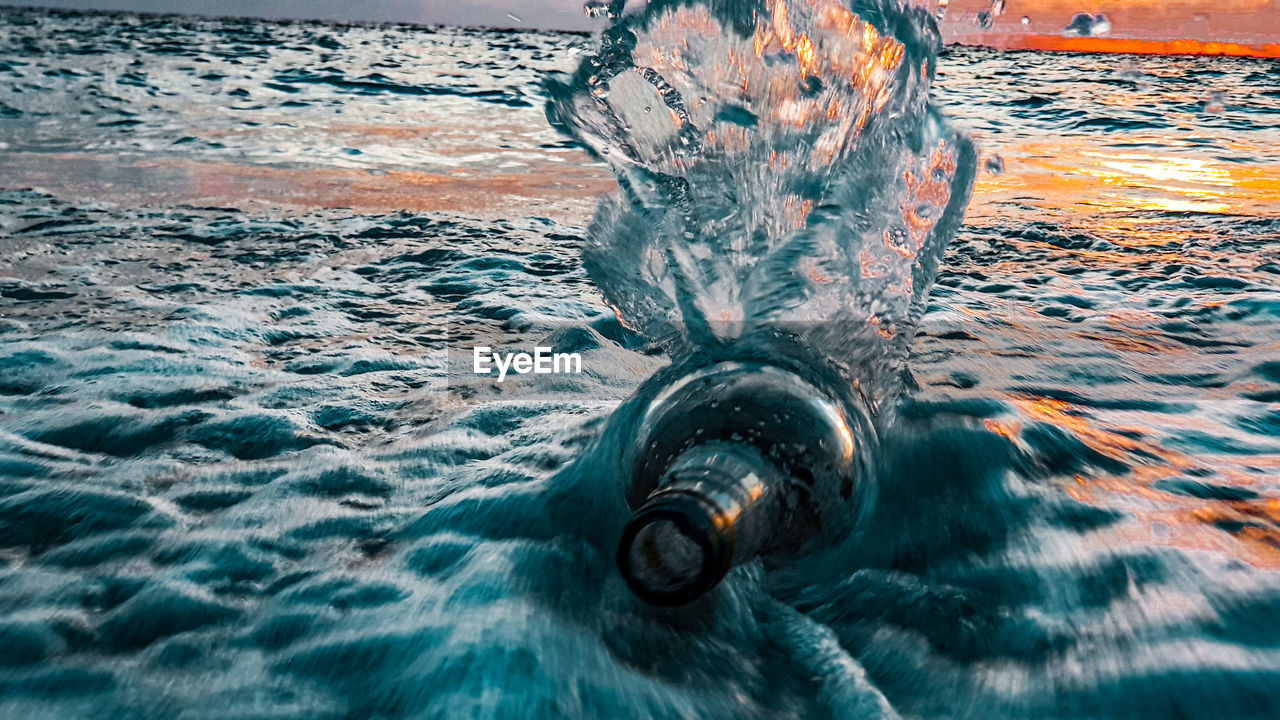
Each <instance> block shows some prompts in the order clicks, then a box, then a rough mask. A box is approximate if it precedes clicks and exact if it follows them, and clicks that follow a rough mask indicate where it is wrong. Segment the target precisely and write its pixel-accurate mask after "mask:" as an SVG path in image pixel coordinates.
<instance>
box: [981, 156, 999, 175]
mask: <svg viewBox="0 0 1280 720" xmlns="http://www.w3.org/2000/svg"><path fill="white" fill-rule="evenodd" d="M982 168H983V169H984V170H986V171H987V172H989V173H991V174H992V175H999V174H1000V173H1002V172H1004V158H1002V157H1000V156H999V155H992V156H990V157H988V158H987V161H986V162H985V163H983V164H982Z"/></svg>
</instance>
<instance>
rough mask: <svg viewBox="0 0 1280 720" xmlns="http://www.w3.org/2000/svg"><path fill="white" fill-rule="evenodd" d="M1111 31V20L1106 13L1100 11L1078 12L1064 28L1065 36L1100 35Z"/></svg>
mask: <svg viewBox="0 0 1280 720" xmlns="http://www.w3.org/2000/svg"><path fill="white" fill-rule="evenodd" d="M1109 32H1111V21H1110V20H1108V19H1107V16H1106V15H1103V14H1102V13H1098V14H1097V15H1090V14H1089V13H1076V14H1075V16H1074V17H1072V18H1071V22H1069V23H1067V26H1066V27H1064V28H1062V35H1063V37H1098V36H1100V35H1106V34H1107V33H1109Z"/></svg>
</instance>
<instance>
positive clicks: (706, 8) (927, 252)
mask: <svg viewBox="0 0 1280 720" xmlns="http://www.w3.org/2000/svg"><path fill="white" fill-rule="evenodd" d="M621 6H622V3H618V2H615V3H614V4H613V5H612V6H611V7H610V11H611V13H612V14H614V15H619V16H621V15H622V13H621V10H622V7H621ZM938 48H939V36H938V32H937V26H936V24H935V23H934V21H933V19H932V17H930V15H929V13H928V11H927V10H926V9H925V8H923V7H917V6H914V5H910V4H906V3H902V2H895V1H893V0H882V1H867V2H856V3H853V4H851V5H846V4H845V3H842V2H836V1H835V0H761V1H759V2H750V1H736V2H729V1H726V0H713V1H711V2H696V3H684V2H674V1H672V2H654V3H651V4H650V5H649V6H648V8H647V9H646V10H645V11H644V12H643V13H640V14H635V15H630V16H621V19H619V20H617V21H616V22H615V23H614V24H613V25H612V26H611V27H610V28H609V29H608V30H606V31H605V33H604V34H603V36H602V39H601V44H600V51H599V54H597V55H594V56H590V57H588V58H586V59H585V60H584V61H583V63H582V64H581V66H580V67H579V68H578V70H577V72H576V74H574V75H573V76H572V77H571V78H567V79H564V80H555V81H552V82H550V83H549V87H548V93H549V96H550V100H549V104H548V114H549V117H550V119H551V121H552V123H553V124H554V125H555V126H556V127H558V128H560V129H561V130H563V131H565V132H567V133H569V134H571V135H572V136H573V137H574V138H576V139H577V140H578V141H579V142H581V143H582V144H583V145H584V146H586V147H587V148H588V149H589V151H591V152H592V153H594V154H595V155H596V156H598V157H600V158H602V159H604V160H605V161H607V162H608V163H609V164H610V165H611V166H612V168H613V170H614V171H615V173H616V174H617V175H618V177H619V180H620V184H621V186H622V191H621V192H620V193H618V194H617V195H615V196H613V197H610V198H608V199H606V200H604V201H603V202H602V203H601V205H600V207H599V208H598V210H597V213H596V217H595V220H594V223H593V226H592V228H591V232H590V233H589V238H590V239H589V240H588V243H587V245H586V247H585V249H584V262H585V265H586V267H587V269H588V272H589V274H590V276H591V278H592V279H593V280H594V281H595V282H596V284H597V285H598V286H599V287H600V288H601V290H602V291H603V292H604V294H605V297H606V298H607V299H608V301H609V302H610V303H611V304H612V305H613V306H614V307H615V308H616V309H617V311H618V312H619V314H620V316H621V317H622V318H623V319H624V321H626V322H627V323H629V324H631V325H633V326H635V327H636V328H637V329H638V330H640V331H641V332H643V333H644V334H646V335H647V336H648V337H650V338H652V339H655V340H658V341H661V342H665V343H666V344H668V345H669V346H670V347H671V348H672V350H673V354H675V355H677V356H679V355H680V354H682V353H687V352H690V351H692V350H694V349H698V350H700V351H704V352H711V353H713V354H715V353H717V352H721V351H728V350H729V349H731V348H741V347H742V346H750V345H751V344H753V343H758V342H760V341H761V340H762V338H767V337H769V336H771V335H776V334H778V333H780V332H782V333H786V334H789V335H791V336H793V337H794V339H796V340H798V341H799V342H800V343H801V344H802V345H804V346H806V347H807V348H809V350H810V351H811V352H813V353H814V354H815V355H816V357H817V358H818V359H820V360H822V361H824V362H828V363H830V364H831V365H833V366H835V367H836V368H838V369H839V371H840V372H841V373H842V374H843V375H844V376H845V378H846V379H847V380H848V381H850V382H853V383H857V384H860V385H861V387H863V388H864V393H865V394H866V395H867V398H868V400H869V401H870V402H871V404H872V406H873V407H875V406H877V405H879V404H880V403H881V401H882V400H883V399H885V398H886V397H888V396H890V395H891V394H892V393H893V392H894V390H895V388H896V386H897V377H898V375H899V373H898V370H899V368H900V367H901V364H902V362H903V360H904V359H905V356H906V353H907V346H908V343H909V342H910V340H911V338H912V335H913V330H914V327H915V324H916V321H917V319H918V318H919V315H920V313H921V311H922V309H923V305H924V300H925V297H926V295H927V293H928V290H929V287H930V285H931V283H932V282H933V278H934V275H935V273H936V271H937V266H938V261H939V257H940V256H941V254H942V250H943V248H944V246H945V245H946V243H947V241H948V240H949V239H950V237H951V235H952V234H953V233H954V232H955V230H956V227H957V226H958V225H959V223H960V220H961V218H962V216H963V212H964V208H965V205H966V202H967V200H968V196H969V191H970V186H971V184H972V182H973V178H974V171H975V167H976V162H975V154H974V150H973V146H972V144H971V142H970V141H969V140H968V139H967V138H966V137H965V136H963V135H962V134H959V133H957V132H956V131H954V130H952V129H950V128H948V126H947V125H946V123H945V122H944V120H943V119H942V117H941V115H940V114H939V113H938V112H937V111H936V110H935V109H934V107H933V106H932V105H931V104H930V101H929V85H930V82H931V80H932V77H933V73H934V68H935V57H936V53H937V51H938Z"/></svg>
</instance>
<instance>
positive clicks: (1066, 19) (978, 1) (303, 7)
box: [0, 0, 1280, 50]
mask: <svg viewBox="0 0 1280 720" xmlns="http://www.w3.org/2000/svg"><path fill="white" fill-rule="evenodd" d="M938 1H939V0H921V2H930V3H932V4H936V3H937V2H938ZM0 5H36V6H41V7H63V8H74V9H96V10H135V11H146V12H176V13H187V14H202V15H232V16H254V17H272V18H295V19H320V20H348V21H362V22H384V21H390V22H414V23H423V24H447V25H485V26H494V27H528V28H547V29H564V30H597V29H599V28H600V27H601V24H602V22H603V21H601V20H591V19H589V18H587V17H586V14H585V13H584V12H583V9H582V0H363V1H356V2H352V0H303V2H298V0H205V2H199V3H197V2H192V1H191V0H0ZM947 5H948V7H947V13H946V19H945V21H944V23H943V28H942V29H943V34H944V37H945V38H946V39H947V40H949V41H959V42H965V43H979V44H985V45H995V46H997V47H1022V46H1028V45H1030V46H1037V45H1039V46H1044V45H1045V44H1046V43H1049V44H1052V43H1059V44H1061V42H1062V35H1063V32H1062V31H1063V28H1065V27H1066V26H1067V25H1068V24H1069V23H1070V21H1071V19H1072V17H1073V16H1074V15H1075V14H1076V13H1081V12H1087V13H1094V14H1096V13H1102V14H1105V15H1106V16H1107V18H1108V21H1109V24H1110V31H1109V32H1108V33H1107V36H1106V38H1104V40H1102V41H1093V40H1091V39H1088V38H1086V39H1084V40H1080V39H1078V38H1077V39H1070V42H1115V41H1119V40H1125V39H1137V40H1140V41H1168V40H1194V41H1200V42H1205V41H1214V42H1219V43H1223V42H1225V43H1241V44H1243V45H1246V46H1250V47H1255V48H1256V47H1261V46H1265V45H1272V46H1274V47H1275V48H1276V49H1277V50H1280V0H1004V2H1001V0H948V3H947ZM1000 6H1003V9H1004V11H1003V12H1002V13H1000V12H993V9H994V8H998V7H1000ZM981 11H987V12H988V13H990V15H991V17H990V24H989V26H987V25H986V23H985V21H984V20H982V19H980V18H979V12H981ZM1023 17H1026V18H1027V20H1026V22H1023ZM1153 47H1154V46H1153Z"/></svg>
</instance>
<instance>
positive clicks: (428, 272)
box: [0, 11, 1280, 718]
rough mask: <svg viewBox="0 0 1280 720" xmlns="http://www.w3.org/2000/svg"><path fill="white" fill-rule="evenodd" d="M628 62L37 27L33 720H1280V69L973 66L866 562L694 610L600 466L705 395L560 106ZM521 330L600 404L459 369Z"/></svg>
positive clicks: (12, 126) (1, 334)
mask: <svg viewBox="0 0 1280 720" xmlns="http://www.w3.org/2000/svg"><path fill="white" fill-rule="evenodd" d="M589 45H590V43H589V41H588V39H587V38H584V37H580V36H574V35H559V34H538V33H498V32H483V31H473V30H430V29H419V28H410V27H383V28H376V27H340V26H327V25H315V24H271V23H260V22H236V21H194V20H182V19H176V18H135V17H130V16H113V15H47V14H43V13H32V12H24V11H5V12H4V13H3V14H0V186H3V191H2V193H0V208H2V209H0V648H3V650H0V666H2V667H0V715H3V716H6V717H8V716H14V717H23V716H28V717H33V718H34V717H59V718H63V717H237V718H239V717H244V718H249V717H253V718H259V717H280V718H284V717H299V718H327V717H333V718H363V717H441V718H454V717H475V716H481V717H539V716H548V717H556V716H569V717H770V718H772V717H798V718H820V717H833V718H834V717H841V718H843V717H857V718H861V717H893V716H905V717H949V718H959V717H965V718H992V717H1011V718H1020V717H1028V718H1029V717H1061V718H1096V717H1125V718H1128V717H1143V718H1147V717H1149V718H1164V717H1241V718H1244V717H1257V718H1265V717H1274V716H1275V715H1276V714H1277V713H1280V708H1278V707H1277V703H1280V701H1278V700H1277V699H1276V696H1275V693H1274V687H1276V685H1277V675H1278V674H1280V635H1278V634H1277V631H1276V628H1277V627H1280V622H1278V621H1280V579H1278V578H1277V575H1276V570H1277V568H1280V510H1277V508H1278V507H1280V506H1278V504H1277V503H1280V487H1278V484H1280V479H1278V476H1280V442H1278V441H1277V439H1276V438H1277V435H1278V434H1280V432H1278V431H1280V405H1277V403H1280V288H1278V285H1280V217H1278V216H1277V214H1276V211H1275V208H1276V207H1280V205H1278V204H1277V198H1278V197H1280V192H1277V188H1280V136H1278V134H1277V133H1276V131H1275V130H1274V129H1273V126H1274V125H1275V122H1274V119H1275V118H1276V113H1277V112H1278V111H1280V75H1278V71H1277V65H1276V64H1275V63H1274V62H1273V61H1264V60H1249V59H1210V58H1141V57H1133V56H1080V55H1075V56H1073V55H1049V54H1038V53H1009V54H995V53H990V52H987V51H981V50H973V49H955V48H952V49H949V50H947V51H946V52H945V53H944V54H943V55H942V56H941V57H940V58H939V61H938V66H937V69H936V79H935V82H934V85H933V89H932V97H933V98H934V103H935V104H936V105H938V106H939V107H941V108H943V109H944V110H945V112H946V113H947V114H948V115H950V116H951V118H952V125H953V126H954V127H957V128H960V129H962V130H964V131H966V132H967V133H968V134H969V135H970V136H972V137H973V138H974V140H975V142H976V144H977V147H978V167H979V168H980V169H979V171H978V174H977V182H976V186H975V189H974V197H973V200H972V201H971V203H970V205H969V208H968V212H967V215H966V218H965V223H964V225H963V226H961V227H960V229H959V231H958V234H957V236H956V238H955V239H954V240H953V241H952V242H951V243H950V244H949V245H948V246H947V248H946V252H945V254H944V255H943V256H942V258H941V262H940V270H939V274H938V276H937V281H936V284H935V285H934V287H933V290H932V293H931V295H930V296H929V302H928V305H927V308H926V311H925V312H924V314H923V316H922V317H920V318H919V333H918V334H917V335H916V336H915V338H914V341H913V342H912V343H911V344H910V346H909V359H908V368H909V370H910V376H909V377H908V378H907V380H906V382H905V386H906V387H907V391H906V392H905V393H904V394H903V395H902V397H901V398H900V399H896V400H895V402H896V403H898V405H897V412H896V413H895V417H896V419H895V422H894V423H893V425H892V426H891V427H890V428H888V429H887V430H886V431H885V432H884V433H883V435H884V438H883V440H884V443H885V447H884V448H883V449H882V452H881V454H880V458H879V462H880V464H881V468H880V469H879V473H878V485H879V492H878V497H877V501H876V505H875V508H874V512H873V513H872V514H871V515H870V516H869V517H868V518H867V521H866V527H865V528H864V529H863V530H862V536H863V537H864V538H866V541H865V542H860V543H857V544H855V545H852V546H845V547H842V548H840V549H839V550H838V551H832V552H830V553H827V554H823V555H819V556H815V557H812V558H808V559H806V560H803V561H801V562H798V563H796V564H794V565H791V566H788V567H785V568H780V569H776V570H771V571H769V572H766V571H764V570H763V569H762V568H760V567H758V566H748V567H744V568H741V569H739V570H736V571H735V572H734V573H733V574H731V576H730V577H729V578H728V580H726V582H725V583H724V584H723V585H722V586H721V587H720V588H719V589H718V590H717V591H716V592H715V593H714V594H713V596H712V597H710V598H708V599H707V601H706V602H705V603H702V604H699V605H697V606H695V607H691V608H686V609H684V610H683V611H680V612H674V613H673V612H670V611H661V610H656V609H652V608H649V607H647V606H644V605H643V604H641V603H639V602H638V601H637V600H635V599H634V598H633V597H632V596H631V594H630V593H629V592H628V591H627V589H626V587H625V585H624V584H623V582H622V580H621V578H620V577H618V574H617V572H616V570H615V569H614V566H613V552H614V549H615V544H616V541H617V532H618V528H620V526H621V523H622V522H623V521H624V519H625V517H626V507H625V504H624V503H623V501H622V488H621V487H620V485H619V483H620V480H619V479H617V478H612V477H607V476H601V473H599V472H596V471H597V470H599V469H600V468H602V467H606V463H604V462H603V461H601V460H600V458H599V456H598V453H600V452H601V450H600V449H599V448H596V447H595V446H594V444H593V443H594V441H595V439H596V438H597V436H598V434H599V431H600V428H601V426H602V425H603V422H604V420H605V418H606V417H607V416H608V415H609V413H610V412H611V411H612V410H613V409H614V408H615V407H617V406H618V404H619V403H620V402H621V401H622V400H623V399H625V398H626V397H627V396H628V395H630V393H631V392H633V391H634V389H635V388H636V387H637V386H638V385H639V384H640V383H641V382H642V381H643V380H644V379H645V378H646V377H648V376H649V375H650V374H651V373H653V372H655V371H657V370H658V369H659V368H661V367H662V366H663V365H664V364H665V362H666V360H665V357H666V356H665V355H664V353H663V352H662V351H661V350H660V349H659V350H655V349H653V348H651V347H649V346H648V344H647V343H646V341H645V340H644V339H643V338H641V337H639V336H638V335H637V334H636V333H635V332H633V331H631V330H629V329H627V328H626V327H624V326H623V325H622V324H621V323H619V321H618V319H617V317H616V316H615V315H614V313H613V312H612V311H611V310H610V309H608V308H607V306H606V305H605V303H604V301H603V298H602V296H601V295H600V293H599V291H598V290H597V289H596V285H594V284H593V283H592V282H591V281H590V280H589V279H588V276H587V271H586V270H585V269H584V267H583V264H582V260H581V256H582V253H583V247H584V245H587V244H590V243H591V242H594V240H593V239H592V237H591V236H588V228H589V227H590V223H591V222H592V213H593V212H594V210H595V204H596V203H595V200H594V197H595V196H596V195H597V194H598V193H601V192H606V191H609V190H611V188H612V187H613V186H612V180H611V177H612V176H611V173H610V172H609V171H608V170H607V169H606V168H605V167H604V166H603V164H602V163H598V162H595V161H592V160H591V159H589V158H588V157H587V156H586V155H585V154H584V153H583V152H582V151H581V150H580V149H578V148H576V147H575V146H573V144H572V143H570V142H568V141H566V139H565V138H564V137H563V136H561V135H560V134H558V133H557V132H556V131H555V130H553V129H552V128H551V127H549V126H548V124H547V120H546V117H545V114H544V111H543V105H544V104H545V102H546V95H545V91H544V81H545V79H546V77H547V74H548V73H551V72H567V71H570V70H572V69H573V68H575V67H576V66H577V65H578V63H579V61H580V60H581V59H582V57H583V56H584V55H585V54H588V53H589V52H590V50H589V49H588V48H589ZM997 171H998V172H997ZM494 336H502V337H507V338H516V339H524V338H529V339H540V338H544V337H550V338H552V339H553V340H554V342H555V344H556V345H557V347H559V348H562V349H574V350H576V351H579V352H581V353H582V354H583V361H584V362H583V364H584V368H585V372H584V373H583V374H582V375H580V376H566V377H563V378H559V379H557V380H556V381H555V382H527V383H523V384H521V383H514V384H509V385H508V384H504V385H503V386H501V387H496V386H494V385H492V384H474V385H468V384H467V383H465V382H463V381H462V380H461V379H460V378H459V377H457V376H456V374H455V373H453V372H452V371H451V370H450V369H449V368H447V367H446V364H445V363H446V357H445V353H444V350H445V349H446V347H447V346H448V345H449V344H451V343H463V342H468V341H470V339H472V338H485V337H494ZM895 397H896V396H895Z"/></svg>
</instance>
